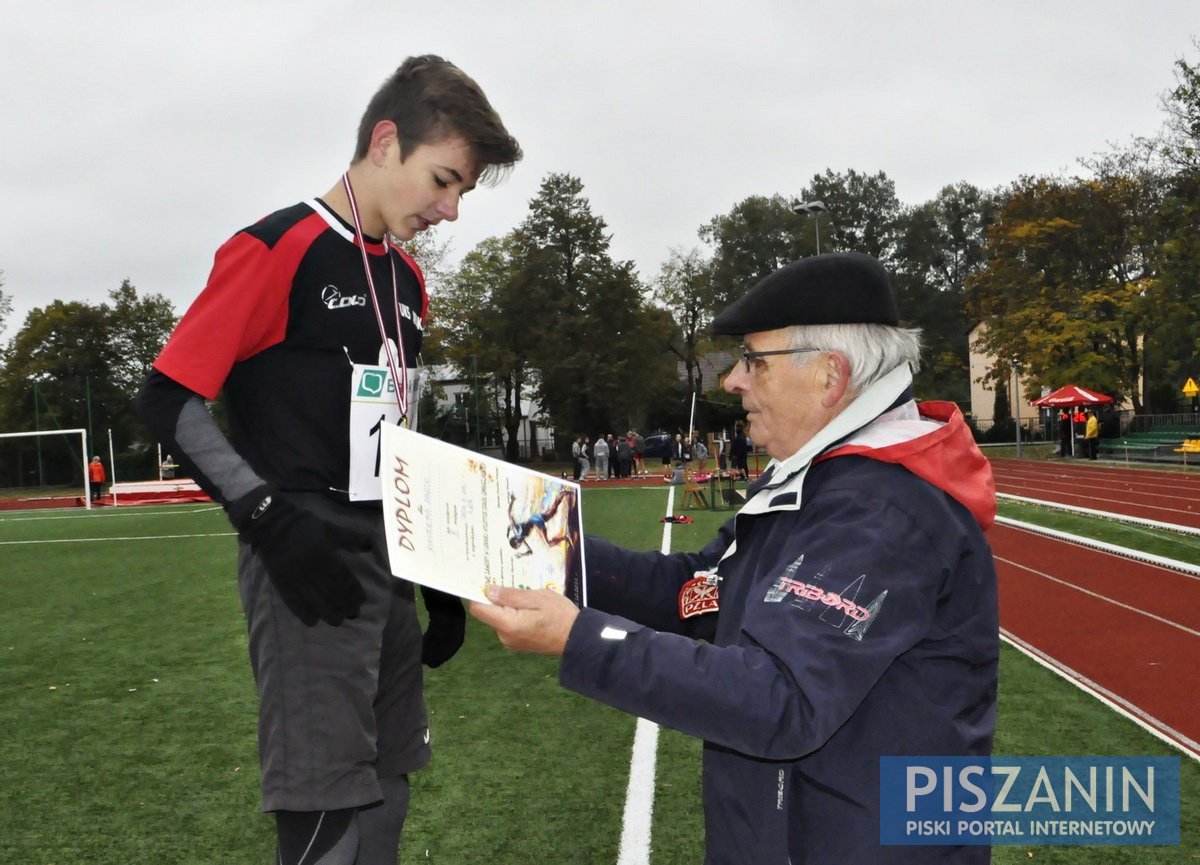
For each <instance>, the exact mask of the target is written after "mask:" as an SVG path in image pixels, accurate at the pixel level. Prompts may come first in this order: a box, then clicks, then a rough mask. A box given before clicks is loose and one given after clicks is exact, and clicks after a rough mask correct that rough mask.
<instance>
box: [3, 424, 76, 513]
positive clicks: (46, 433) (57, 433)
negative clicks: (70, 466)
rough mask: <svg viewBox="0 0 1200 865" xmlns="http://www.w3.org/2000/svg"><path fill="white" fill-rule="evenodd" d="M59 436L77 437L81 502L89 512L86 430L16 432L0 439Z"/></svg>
mask: <svg viewBox="0 0 1200 865" xmlns="http://www.w3.org/2000/svg"><path fill="white" fill-rule="evenodd" d="M61 435H77V436H79V459H80V466H79V467H80V469H81V470H82V472H83V501H84V507H86V508H87V509H88V510H89V511H90V510H91V509H92V482H91V480H90V478H89V477H88V449H87V430H85V429H55V430H38V431H37V432H18V433H0V438H4V439H11V438H35V437H39V436H61Z"/></svg>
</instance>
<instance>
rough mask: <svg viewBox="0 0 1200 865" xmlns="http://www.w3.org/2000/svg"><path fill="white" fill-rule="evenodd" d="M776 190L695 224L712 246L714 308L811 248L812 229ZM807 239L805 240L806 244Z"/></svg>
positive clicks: (740, 293)
mask: <svg viewBox="0 0 1200 865" xmlns="http://www.w3.org/2000/svg"><path fill="white" fill-rule="evenodd" d="M793 203H794V202H792V201H790V200H788V199H785V198H784V197H783V196H781V195H773V196H771V197H770V198H766V197H763V196H761V195H753V196H750V197H749V198H746V199H744V200H742V201H740V202H738V203H737V204H736V205H734V206H733V208H732V209H731V210H730V211H729V212H728V213H726V214H723V215H721V216H714V217H713V218H712V219H710V220H709V221H708V222H707V223H705V224H704V225H703V226H701V227H700V230H699V236H700V239H701V240H703V241H704V242H705V243H706V244H708V246H709V247H710V248H711V249H712V265H711V269H712V273H711V276H710V290H711V297H712V302H713V305H714V306H715V307H716V308H718V309H719V308H722V307H725V306H728V305H729V304H730V303H732V302H733V301H735V300H737V299H738V298H739V297H741V296H742V295H743V294H745V293H746V290H747V289H749V288H750V287H751V286H752V285H754V284H755V283H756V282H758V281H759V280H760V279H762V278H764V277H766V276H768V275H769V274H772V273H774V272H775V271H776V270H778V269H779V268H781V267H783V265H785V264H787V263H788V262H791V261H795V260H796V259H798V258H801V257H803V256H804V255H806V254H812V251H813V248H812V240H811V239H810V240H807V241H806V237H808V238H811V236H812V229H811V228H808V226H807V223H806V220H805V217H803V216H799V215H797V214H795V213H793V212H792V204H793ZM806 244H807V245H806Z"/></svg>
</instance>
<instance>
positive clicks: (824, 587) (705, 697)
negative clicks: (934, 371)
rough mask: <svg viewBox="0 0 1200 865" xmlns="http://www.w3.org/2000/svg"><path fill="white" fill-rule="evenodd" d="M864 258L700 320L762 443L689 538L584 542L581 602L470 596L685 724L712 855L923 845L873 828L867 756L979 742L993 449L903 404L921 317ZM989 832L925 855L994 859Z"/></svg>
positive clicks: (602, 694) (837, 859) (812, 261)
mask: <svg viewBox="0 0 1200 865" xmlns="http://www.w3.org/2000/svg"><path fill="white" fill-rule="evenodd" d="M898 325H899V317H898V314H897V310H896V304H895V299H894V296H893V293H892V288H891V283H890V280H889V278H888V275H887V273H886V272H885V271H884V269H883V267H882V266H881V265H880V264H879V263H878V262H876V261H875V260H874V259H872V258H870V257H868V256H865V255H859V254H855V253H844V254H834V255H823V256H817V257H815V258H807V259H804V260H802V261H798V262H795V263H793V264H790V265H787V266H786V267H783V268H781V269H780V270H778V271H776V272H775V273H773V274H771V275H770V276H768V277H767V278H766V279H764V280H762V281H761V282H760V283H758V284H757V285H755V286H754V287H753V288H752V289H750V291H748V292H747V293H746V294H745V295H744V296H743V297H742V298H741V299H740V300H738V301H737V302H736V303H734V304H732V305H731V306H730V307H729V308H728V309H726V310H725V311H724V312H723V313H722V314H721V315H719V316H718V317H717V319H716V321H715V323H714V330H715V331H716V332H717V333H720V334H732V335H742V336H743V337H744V342H745V350H744V352H743V360H742V361H741V362H740V363H738V364H737V365H736V366H735V368H734V369H733V371H732V372H730V373H729V375H728V376H727V378H726V379H725V389H726V390H727V391H729V392H730V393H734V394H737V395H738V396H740V397H741V400H742V405H743V407H744V408H745V409H746V412H747V414H748V416H749V419H750V421H751V422H752V423H753V428H754V436H755V440H756V441H757V442H758V443H760V444H761V445H763V446H764V447H765V448H766V450H767V453H768V454H769V455H770V456H771V458H772V460H771V463H770V464H769V465H768V466H767V468H766V470H765V471H764V473H763V475H762V477H761V478H760V479H759V480H758V481H757V482H756V483H755V484H754V485H753V486H752V487H751V488H750V490H749V496H748V500H747V502H746V505H745V506H744V507H743V508H742V510H741V511H740V512H739V513H738V514H737V516H736V517H735V518H734V519H733V520H732V521H730V522H729V523H727V524H726V525H725V526H724V527H723V528H722V529H721V531H720V532H719V534H718V535H717V537H716V538H715V539H714V540H713V541H712V542H711V543H709V544H708V546H706V547H705V548H704V549H703V550H702V551H700V552H699V553H688V554H673V555H661V554H659V553H645V552H632V551H628V550H623V549H620V548H618V547H616V546H614V545H612V544H610V543H608V542H606V541H604V540H600V539H597V538H588V540H587V545H586V550H585V552H586V561H587V580H588V596H589V603H590V604H591V606H589V607H588V608H586V609H583V610H577V609H576V608H575V607H574V605H573V604H571V603H570V601H568V600H567V599H566V598H564V597H562V596H558V595H554V594H551V593H549V592H520V591H516V590H496V591H495V592H494V593H493V594H491V598H492V599H493V600H494V601H495V605H494V606H485V605H476V606H475V607H474V608H473V609H472V613H473V614H474V615H475V616H476V617H477V618H479V619H481V620H483V621H484V622H487V623H488V624H489V625H492V626H493V627H495V628H496V630H497V632H498V633H499V635H500V639H501V641H502V642H503V643H504V644H505V645H506V646H508V647H509V648H511V649H514V650H517V651H531V652H542V653H550V654H561V655H562V662H561V666H560V670H559V681H560V683H561V684H562V685H563V686H564V687H567V688H569V689H571V690H574V691H577V692H579V693H581V694H585V695H587V696H589V697H592V698H594V699H596V700H599V701H601V702H604V703H607V704H609V705H612V706H616V707H617V708H620V709H623V710H625V711H628V712H631V713H633V714H636V715H639V716H642V717H645V718H648V719H650V720H652V721H656V722H658V723H660V724H664V725H666V726H669V727H673V728H675V729H677V730H681V731H683V732H685V733H689V734H691V735H694V736H697V737H700V738H702V739H703V740H704V742H705V747H704V769H703V782H704V811H705V823H706V836H707V856H706V859H705V861H706V862H707V863H709V865H717V863H754V865H787V863H789V862H790V863H793V865H797V863H801V862H803V863H806V865H814V863H830V865H833V863H839V865H841V863H849V862H872V863H901V862H904V863H909V862H912V863H916V862H927V861H930V852H931V851H930V849H929V848H922V847H903V846H888V847H882V846H880V845H879V812H880V802H879V758H880V757H882V756H897V755H948V756H981V755H987V754H989V753H990V751H991V745H992V733H993V729H994V725H995V711H996V669H997V663H998V654H999V649H998V638H997V631H998V626H997V612H996V579H995V571H994V569H993V566H992V557H991V552H990V550H989V548H988V545H987V543H986V541H985V540H984V536H983V530H984V529H986V528H987V527H988V526H989V525H990V524H991V522H992V519H993V517H994V513H995V493H994V486H993V482H992V476H991V471H990V468H989V467H988V464H987V461H986V460H985V459H984V458H983V456H982V455H981V454H980V452H979V450H978V449H977V448H976V447H975V444H974V442H973V440H972V438H971V436H970V433H969V431H968V430H967V427H966V426H965V424H964V423H963V420H962V417H961V415H960V414H959V412H958V410H957V408H955V407H954V406H953V405H952V404H948V403H946V404H943V403H932V404H928V403H926V404H921V405H918V404H916V403H915V402H914V401H913V397H912V373H913V371H914V370H915V369H916V368H917V359H918V351H919V341H918V336H917V332H916V331H912V330H907V329H904V328H901V327H899V326H898ZM988 858H989V851H988V849H987V848H985V847H964V848H959V849H957V850H952V849H943V850H939V851H938V856H937V861H938V862H956V863H967V862H971V863H974V862H986V861H988Z"/></svg>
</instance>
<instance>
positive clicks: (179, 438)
mask: <svg viewBox="0 0 1200 865" xmlns="http://www.w3.org/2000/svg"><path fill="white" fill-rule="evenodd" d="M136 407H137V413H138V417H140V418H141V419H142V422H143V423H145V424H146V426H147V427H149V429H150V432H151V433H152V434H153V435H154V437H155V438H156V439H157V440H158V441H159V442H161V443H162V444H163V445H165V446H166V447H167V449H168V451H169V452H170V453H171V454H173V455H177V456H178V457H179V459H180V463H181V465H182V466H183V467H184V468H185V469H186V470H187V471H188V473H189V474H191V476H192V478H193V479H194V480H195V481H196V483H198V484H199V485H200V488H201V489H203V490H204V491H205V492H206V493H208V494H209V495H210V496H212V498H213V499H214V500H215V501H217V502H220V503H221V505H222V506H223V507H225V508H226V509H228V508H229V505H230V503H231V502H233V501H235V500H237V499H238V498H240V497H241V496H243V495H245V494H247V493H249V492H251V491H252V490H254V489H256V488H258V487H261V486H262V485H263V484H264V483H266V482H265V481H264V480H263V479H262V478H261V477H259V475H258V474H257V473H256V472H255V471H254V469H253V468H252V467H251V466H250V464H249V463H247V462H246V460H245V459H244V458H243V457H242V455H241V454H239V453H238V452H237V451H236V450H235V449H234V447H233V445H232V444H230V442H229V439H227V438H226V437H225V434H224V433H222V432H221V428H220V427H219V426H217V422H216V421H215V420H213V417H212V415H211V414H210V413H209V411H208V407H207V406H206V405H205V403H204V398H203V397H202V396H200V394H198V393H196V392H195V391H192V390H189V389H188V388H186V387H184V386H183V385H181V384H179V383H178V382H176V381H175V380H174V379H171V378H169V377H168V376H166V375H163V374H162V373H161V372H159V371H158V370H152V371H151V372H150V375H149V376H147V377H146V381H145V382H144V383H143V384H142V389H141V390H140V391H139V392H138V395H137V403H136Z"/></svg>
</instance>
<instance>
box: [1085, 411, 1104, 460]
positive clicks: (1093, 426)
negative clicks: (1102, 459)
mask: <svg viewBox="0 0 1200 865" xmlns="http://www.w3.org/2000/svg"><path fill="white" fill-rule="evenodd" d="M1083 441H1084V444H1085V445H1086V449H1087V456H1088V459H1089V460H1094V459H1096V457H1098V456H1099V455H1100V419H1099V418H1098V417H1096V411H1095V409H1093V410H1092V411H1090V412H1088V416H1087V426H1086V427H1085V428H1084V431H1083Z"/></svg>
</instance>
